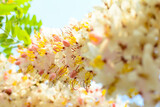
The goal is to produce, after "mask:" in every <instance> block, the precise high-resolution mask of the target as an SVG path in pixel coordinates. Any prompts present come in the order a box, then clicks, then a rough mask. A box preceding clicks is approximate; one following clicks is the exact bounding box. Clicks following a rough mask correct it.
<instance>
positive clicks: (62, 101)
mask: <svg viewBox="0 0 160 107" xmlns="http://www.w3.org/2000/svg"><path fill="white" fill-rule="evenodd" d="M5 60H6V59H5ZM1 64H3V65H1ZM6 65H10V64H9V62H8V61H7V60H6V61H1V62H0V67H2V66H3V68H4V69H1V70H3V71H2V73H1V74H0V90H1V91H0V102H1V104H0V106H1V107H13V106H16V107H35V106H36V107H46V106H47V107H93V106H94V107H110V106H112V107H115V106H116V105H118V106H119V107H124V106H125V107H127V104H126V103H120V102H117V101H116V100H108V101H107V100H106V99H105V93H106V90H103V89H101V87H100V86H99V85H97V84H95V82H93V83H92V85H91V86H90V87H89V88H88V92H87V91H86V89H85V88H83V87H79V88H77V89H76V91H75V90H72V89H71V87H70V86H69V85H66V84H63V83H62V82H60V81H58V82H57V84H49V82H45V83H43V82H42V81H41V80H39V79H35V78H34V77H33V76H30V75H24V74H22V73H17V72H13V71H12V69H10V70H7V66H6ZM50 85H51V86H50Z"/></svg>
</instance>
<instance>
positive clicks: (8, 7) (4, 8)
mask: <svg viewBox="0 0 160 107" xmlns="http://www.w3.org/2000/svg"><path fill="white" fill-rule="evenodd" d="M16 6H17V5H16V4H0V15H9V14H10V12H12V11H14V8H15V7H16Z"/></svg>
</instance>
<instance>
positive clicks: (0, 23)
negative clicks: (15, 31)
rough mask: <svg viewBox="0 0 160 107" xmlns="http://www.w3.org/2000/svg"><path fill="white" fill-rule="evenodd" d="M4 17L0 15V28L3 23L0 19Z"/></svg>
mask: <svg viewBox="0 0 160 107" xmlns="http://www.w3.org/2000/svg"><path fill="white" fill-rule="evenodd" d="M3 19H4V17H3V16H0V28H2V26H3V23H2V20H3Z"/></svg>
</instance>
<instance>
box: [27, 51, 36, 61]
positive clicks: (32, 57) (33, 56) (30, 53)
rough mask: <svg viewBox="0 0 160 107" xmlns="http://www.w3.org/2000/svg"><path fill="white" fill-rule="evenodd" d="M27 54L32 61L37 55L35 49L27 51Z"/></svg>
mask: <svg viewBox="0 0 160 107" xmlns="http://www.w3.org/2000/svg"><path fill="white" fill-rule="evenodd" d="M27 56H28V57H29V60H30V61H34V58H35V55H34V52H33V51H29V50H28V51H27Z"/></svg>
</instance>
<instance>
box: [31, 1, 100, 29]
mask: <svg viewBox="0 0 160 107" xmlns="http://www.w3.org/2000/svg"><path fill="white" fill-rule="evenodd" d="M101 4H102V2H101V0H33V1H32V3H31V8H30V9H29V13H30V14H31V15H33V14H35V15H36V16H37V18H38V19H41V20H42V22H43V26H44V27H50V28H60V27H61V28H62V27H63V26H65V25H67V24H68V22H69V20H70V18H75V19H77V20H80V19H82V18H84V17H85V15H86V14H87V13H89V12H91V11H92V10H93V8H92V7H93V6H96V5H101Z"/></svg>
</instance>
